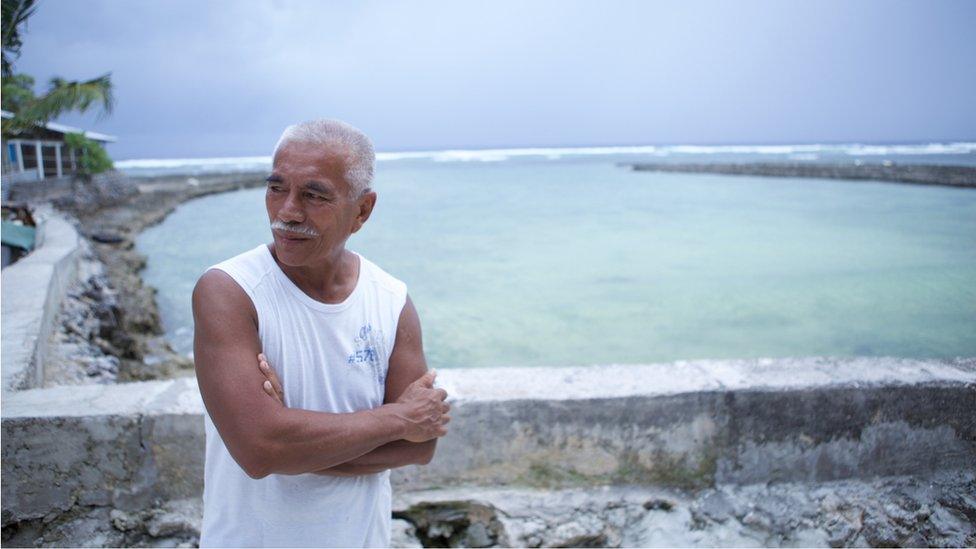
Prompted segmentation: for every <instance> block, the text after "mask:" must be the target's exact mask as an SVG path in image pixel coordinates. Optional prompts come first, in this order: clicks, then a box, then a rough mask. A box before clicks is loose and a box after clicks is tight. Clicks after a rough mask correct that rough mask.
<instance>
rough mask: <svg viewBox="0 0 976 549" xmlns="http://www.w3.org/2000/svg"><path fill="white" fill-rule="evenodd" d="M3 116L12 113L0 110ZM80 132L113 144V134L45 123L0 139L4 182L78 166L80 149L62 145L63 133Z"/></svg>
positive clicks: (68, 171)
mask: <svg viewBox="0 0 976 549" xmlns="http://www.w3.org/2000/svg"><path fill="white" fill-rule="evenodd" d="M0 113H2V116H3V118H7V119H9V118H13V117H14V114H13V113H11V112H8V111H0ZM70 133H80V134H83V135H84V136H85V137H87V138H88V139H91V140H93V141H97V142H98V143H100V144H105V143H114V142H115V137H114V136H111V135H106V134H103V133H97V132H90V131H85V130H83V129H81V128H75V127H72V126H65V125H64V124H57V123H54V122H48V123H46V124H43V125H41V124H38V125H37V126H36V127H34V128H32V129H30V130H26V131H22V132H19V133H17V134H15V135H13V136H11V137H10V138H9V139H4V140H3V168H2V169H3V179H4V182H6V183H14V182H18V181H30V180H40V179H46V178H49V177H62V176H64V175H70V174H72V173H75V171H77V169H78V154H79V152H78V151H76V150H74V149H72V148H70V147H68V146H67V145H65V142H64V136H65V135H66V134H70Z"/></svg>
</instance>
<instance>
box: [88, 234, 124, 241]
mask: <svg viewBox="0 0 976 549" xmlns="http://www.w3.org/2000/svg"><path fill="white" fill-rule="evenodd" d="M89 238H91V239H92V240H94V241H95V242H99V243H102V244H118V243H120V242H124V241H125V237H124V236H122V235H118V234H114V233H107V232H101V233H91V234H90V235H89Z"/></svg>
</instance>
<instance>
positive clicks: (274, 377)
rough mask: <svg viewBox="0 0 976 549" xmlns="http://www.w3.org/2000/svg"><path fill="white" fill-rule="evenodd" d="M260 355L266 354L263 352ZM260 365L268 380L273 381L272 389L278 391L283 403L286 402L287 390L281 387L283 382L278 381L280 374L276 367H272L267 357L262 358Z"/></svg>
mask: <svg viewBox="0 0 976 549" xmlns="http://www.w3.org/2000/svg"><path fill="white" fill-rule="evenodd" d="M258 356H261V357H263V356H264V355H263V354H261V355H258ZM258 366H259V367H260V368H261V372H263V373H264V376H265V377H266V378H268V381H270V382H271V387H272V389H274V392H275V393H277V396H278V400H280V401H281V402H282V403H284V402H285V391H284V390H283V389H282V388H281V382H280V381H278V374H276V373H275V371H274V368H272V367H271V365H270V364H268V361H267V359H265V360H262V361H261V362H259V363H258Z"/></svg>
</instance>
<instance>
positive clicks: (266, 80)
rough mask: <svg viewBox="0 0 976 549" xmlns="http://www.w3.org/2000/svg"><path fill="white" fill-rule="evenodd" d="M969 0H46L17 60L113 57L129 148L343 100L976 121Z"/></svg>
mask: <svg viewBox="0 0 976 549" xmlns="http://www.w3.org/2000/svg"><path fill="white" fill-rule="evenodd" d="M974 24H976V2H973V1H966V0H961V1H958V2H936V1H918V2H899V1H889V0H884V1H858V2H850V1H843V2H826V1H812V0H811V1H809V2H803V3H800V2H786V1H782V0H774V1H769V2H741V1H735V2H726V1H721V2H705V3H693V2H689V1H679V2H673V3H659V2H622V3H618V2H607V1H596V0H594V1H590V2H571V1H558V2H541V1H524V0H520V1H514V2H502V1H497V0H493V1H491V2H388V3H353V2H348V3H334V2H311V1H308V2H292V1H268V2H257V1H243V0H241V1H233V2H222V1H204V2H201V1H198V0H194V1H182V0H176V1H173V0H167V1H138V2H130V1H121V0H86V1H84V2H69V1H55V0H39V8H38V10H37V12H36V13H35V15H34V16H33V17H32V18H31V20H30V21H29V22H28V25H27V28H26V29H25V39H24V47H23V55H22V56H21V58H20V59H19V60H18V61H17V63H16V69H17V70H18V71H20V72H26V73H29V74H32V75H33V76H34V77H35V78H37V79H38V84H39V85H43V84H44V82H46V80H47V79H48V78H50V77H51V76H54V75H59V76H63V77H66V78H72V79H76V78H77V79H85V78H91V77H94V76H97V75H100V74H102V73H105V72H109V71H110V72H111V73H112V81H113V83H114V84H115V89H116V95H117V104H116V109H115V111H114V112H113V113H112V115H111V116H110V117H108V118H106V119H104V120H94V119H93V118H92V117H78V116H68V117H65V118H63V119H62V120H61V121H62V122H64V123H68V124H73V125H80V126H84V127H85V128H87V129H93V130H96V131H101V132H105V133H110V134H113V135H116V136H117V137H118V143H116V144H114V145H112V146H111V148H110V152H111V154H112V155H113V157H115V158H116V159H118V160H121V159H130V158H180V157H191V158H192V157H211V156H248V155H265V154H269V153H270V149H271V147H272V146H273V145H274V142H275V140H276V139H277V137H278V134H279V133H280V132H281V130H282V129H283V128H284V126H286V125H288V124H290V123H293V122H296V121H299V120H304V119H309V118H316V117H332V118H340V119H343V120H345V121H347V122H349V123H351V124H353V125H355V126H358V127H359V128H361V129H363V130H365V131H366V132H367V133H368V134H369V135H370V136H371V137H372V138H373V140H374V142H375V143H376V147H377V149H378V150H381V151H402V150H429V149H445V148H491V147H513V146H574V145H623V144H730V143H746V144H755V143H813V142H929V141H953V140H969V141H972V140H976V107H974V104H976V101H974V99H973V98H974V97H976V31H974Z"/></svg>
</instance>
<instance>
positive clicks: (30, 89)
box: [0, 74, 34, 112]
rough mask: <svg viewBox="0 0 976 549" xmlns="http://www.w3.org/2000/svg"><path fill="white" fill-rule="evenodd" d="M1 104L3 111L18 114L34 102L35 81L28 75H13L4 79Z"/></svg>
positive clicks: (0, 98) (0, 96) (0, 97)
mask: <svg viewBox="0 0 976 549" xmlns="http://www.w3.org/2000/svg"><path fill="white" fill-rule="evenodd" d="M0 93H2V95H0V104H2V105H3V110H5V111H10V112H18V111H20V109H21V108H23V107H24V105H27V104H28V103H30V102H31V101H33V100H34V79H33V78H32V77H30V76H28V75H26V74H12V75H10V76H5V77H4V78H3V90H2V92H0Z"/></svg>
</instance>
